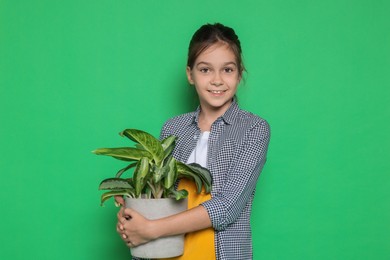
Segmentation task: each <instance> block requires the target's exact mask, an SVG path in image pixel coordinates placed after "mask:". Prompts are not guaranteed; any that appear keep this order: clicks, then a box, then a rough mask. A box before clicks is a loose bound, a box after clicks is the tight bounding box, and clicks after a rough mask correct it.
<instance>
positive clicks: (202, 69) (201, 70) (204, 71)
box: [199, 68, 210, 73]
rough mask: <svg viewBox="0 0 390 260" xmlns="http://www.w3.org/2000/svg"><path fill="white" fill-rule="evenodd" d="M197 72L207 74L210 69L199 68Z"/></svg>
mask: <svg viewBox="0 0 390 260" xmlns="http://www.w3.org/2000/svg"><path fill="white" fill-rule="evenodd" d="M199 71H200V72H202V73H207V72H209V71H210V69H209V68H201V69H200V70H199Z"/></svg>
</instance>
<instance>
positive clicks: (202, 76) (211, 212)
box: [116, 23, 270, 260]
mask: <svg viewBox="0 0 390 260" xmlns="http://www.w3.org/2000/svg"><path fill="white" fill-rule="evenodd" d="M243 71H244V65H243V62H242V57H241V45H240V41H239V39H238V37H237V35H236V34H235V32H234V30H233V29H231V28H229V27H226V26H224V25H222V24H219V23H217V24H206V25H203V26H202V27H200V28H199V29H198V30H197V31H196V32H195V34H194V35H193V37H192V39H191V42H190V45H189V51H188V62H187V71H186V72H187V78H188V81H189V83H190V84H191V85H193V86H194V87H195V89H196V92H197V94H198V97H199V103H200V105H199V107H198V109H197V110H196V111H194V112H192V113H187V114H183V115H180V116H177V117H175V118H172V119H170V120H168V121H167V122H166V123H165V124H164V126H163V128H162V131H161V139H163V138H165V137H167V136H169V135H174V136H177V137H178V140H177V144H176V148H175V150H174V157H175V158H176V159H178V160H180V161H183V162H187V163H191V162H196V163H199V164H201V165H202V166H204V167H207V168H208V169H209V170H210V172H211V174H212V178H213V183H212V191H211V196H210V195H208V194H204V193H201V194H199V195H198V194H196V192H195V187H194V184H192V183H191V182H189V181H185V180H182V181H180V183H179V188H180V189H181V188H186V189H187V190H189V192H190V195H189V209H188V210H187V211H185V212H183V213H180V214H177V215H174V216H170V217H167V218H163V219H158V220H148V219H146V218H144V217H143V216H142V215H140V214H139V213H137V212H136V211H134V210H132V209H124V207H122V208H121V210H120V211H119V213H118V225H117V231H118V233H119V234H120V236H121V238H122V239H123V241H124V242H125V243H126V244H127V245H128V246H129V247H135V246H138V245H140V244H143V243H147V242H148V241H151V240H154V239H156V238H160V237H165V236H171V235H177V234H186V241H185V248H184V255H182V256H181V257H178V258H175V259H185V260H189V259H218V260H222V259H224V260H225V259H234V260H237V259H252V240H251V229H250V215H251V208H252V202H253V197H254V194H255V187H256V181H257V179H258V177H259V174H260V172H261V170H262V168H263V166H264V163H265V161H266V153H267V148H268V143H269V138H270V130H269V125H268V123H267V122H266V121H265V120H264V119H262V118H260V117H258V116H256V115H254V114H252V113H250V112H247V111H244V110H241V109H240V108H239V106H238V104H237V100H236V96H235V95H236V91H237V87H238V85H239V83H240V80H241V78H242V74H243ZM191 186H192V187H191ZM116 199H117V201H118V202H119V203H121V204H122V205H124V202H123V199H122V198H116ZM126 219H129V220H126Z"/></svg>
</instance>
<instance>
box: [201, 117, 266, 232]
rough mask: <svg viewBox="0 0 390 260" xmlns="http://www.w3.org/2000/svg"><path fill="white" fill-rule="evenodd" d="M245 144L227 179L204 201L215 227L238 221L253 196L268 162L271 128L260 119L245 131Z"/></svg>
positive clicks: (220, 227)
mask: <svg viewBox="0 0 390 260" xmlns="http://www.w3.org/2000/svg"><path fill="white" fill-rule="evenodd" d="M244 138H245V139H244V141H243V142H242V145H241V146H240V147H238V149H239V150H238V152H237V153H236V156H235V158H234V159H233V161H232V166H231V167H230V170H229V172H227V173H226V174H227V179H226V182H225V183H224V184H223V187H222V188H221V189H218V192H216V193H214V192H213V194H212V195H213V196H212V199H210V200H209V201H206V202H204V203H202V205H203V206H204V207H205V208H206V210H207V211H208V214H209V216H210V219H211V222H212V225H213V227H214V228H215V229H216V230H224V229H226V227H227V226H228V225H230V224H232V223H234V222H235V221H236V219H237V218H238V217H239V216H240V214H241V213H242V211H243V209H244V208H245V206H246V205H247V204H248V202H249V201H250V200H251V198H252V197H253V194H254V191H255V188H256V182H257V179H258V177H259V175H260V172H261V170H262V168H263V166H264V164H265V161H266V154H267V150H268V143H269V140H270V127H269V125H268V123H267V122H266V121H264V120H262V121H260V122H259V121H258V122H257V123H256V124H254V125H253V126H252V127H251V128H250V129H249V130H248V131H247V132H246V133H245V137H244Z"/></svg>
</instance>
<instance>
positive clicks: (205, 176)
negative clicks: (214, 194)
mask: <svg viewBox="0 0 390 260" xmlns="http://www.w3.org/2000/svg"><path fill="white" fill-rule="evenodd" d="M187 166H188V167H189V168H190V169H191V170H192V171H193V172H195V173H196V174H197V175H198V176H199V177H200V178H201V179H202V182H203V185H204V187H205V191H206V192H207V193H209V192H210V191H211V183H212V177H211V174H210V171H209V170H208V169H207V168H205V167H202V166H201V165H199V164H197V163H190V164H187Z"/></svg>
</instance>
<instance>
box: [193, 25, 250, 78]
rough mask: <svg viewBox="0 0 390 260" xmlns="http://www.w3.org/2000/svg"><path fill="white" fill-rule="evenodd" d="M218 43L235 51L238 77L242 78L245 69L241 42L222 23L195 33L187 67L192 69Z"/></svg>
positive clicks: (206, 26) (231, 30)
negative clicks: (209, 48) (197, 60)
mask: <svg viewBox="0 0 390 260" xmlns="http://www.w3.org/2000/svg"><path fill="white" fill-rule="evenodd" d="M218 42H220V43H225V44H227V45H228V46H229V48H230V49H231V50H232V51H233V53H234V55H235V56H236V62H237V66H238V75H239V76H240V77H241V76H242V72H243V71H244V70H245V67H244V64H243V61H242V57H241V44H240V40H239V39H238V36H237V35H236V33H235V32H234V30H233V29H232V28H230V27H227V26H224V25H222V24H220V23H215V24H205V25H203V26H201V27H200V28H199V29H198V30H197V31H196V32H195V33H194V35H193V36H192V39H191V41H190V45H189V47H188V59H187V66H188V67H189V68H190V69H192V68H193V67H194V64H195V60H196V58H198V56H199V55H200V54H201V53H202V52H203V51H204V50H206V49H207V48H208V47H210V46H211V45H213V44H215V43H218Z"/></svg>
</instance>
